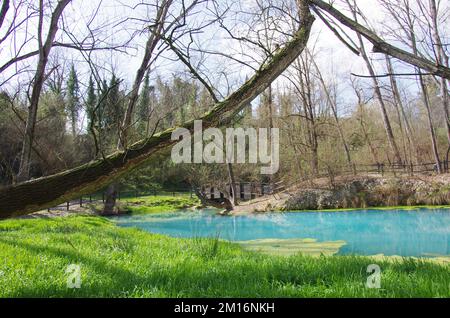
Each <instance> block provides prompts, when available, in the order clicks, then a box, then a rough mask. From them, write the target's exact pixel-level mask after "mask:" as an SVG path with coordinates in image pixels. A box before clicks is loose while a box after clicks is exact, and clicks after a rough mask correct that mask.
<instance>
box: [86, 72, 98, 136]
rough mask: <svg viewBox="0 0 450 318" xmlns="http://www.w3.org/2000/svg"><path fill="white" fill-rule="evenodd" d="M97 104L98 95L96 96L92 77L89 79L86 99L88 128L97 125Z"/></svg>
mask: <svg viewBox="0 0 450 318" xmlns="http://www.w3.org/2000/svg"><path fill="white" fill-rule="evenodd" d="M96 103H97V95H96V94H95V87H94V81H93V80H92V76H90V77H89V84H88V88H87V98H86V113H87V120H88V123H87V124H88V127H91V125H94V124H95V117H96V116H95V114H94V111H95V107H96Z"/></svg>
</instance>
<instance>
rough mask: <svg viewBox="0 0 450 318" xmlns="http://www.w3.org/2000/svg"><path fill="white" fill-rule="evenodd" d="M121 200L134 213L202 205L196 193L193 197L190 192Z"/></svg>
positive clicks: (165, 210) (174, 209)
mask: <svg viewBox="0 0 450 318" xmlns="http://www.w3.org/2000/svg"><path fill="white" fill-rule="evenodd" d="M121 202H123V203H124V204H125V206H124V208H125V209H126V210H128V211H130V212H131V213H134V214H141V213H160V212H168V211H176V210H179V209H185V208H189V207H193V206H196V205H200V201H199V200H198V198H197V197H196V196H195V195H193V197H192V198H191V197H190V194H189V193H187V194H179V193H178V194H177V195H176V196H171V195H157V196H144V197H138V198H127V199H124V200H122V201H121Z"/></svg>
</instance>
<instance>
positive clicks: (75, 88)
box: [66, 64, 80, 137]
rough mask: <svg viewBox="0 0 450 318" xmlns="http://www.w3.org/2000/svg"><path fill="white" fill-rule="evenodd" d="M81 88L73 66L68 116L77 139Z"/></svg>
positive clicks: (68, 96)
mask: <svg viewBox="0 0 450 318" xmlns="http://www.w3.org/2000/svg"><path fill="white" fill-rule="evenodd" d="M79 90H80V87H79V84H78V77H77V73H76V72H75V67H74V65H73V64H72V66H71V68H70V73H69V78H68V80H67V105H66V107H67V114H68V116H69V119H70V122H71V125H72V136H73V137H76V133H77V132H76V129H77V121H78V113H79V111H80V97H79V96H80V94H79V93H80V92H79Z"/></svg>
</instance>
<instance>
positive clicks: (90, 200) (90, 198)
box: [89, 194, 92, 202]
mask: <svg viewBox="0 0 450 318" xmlns="http://www.w3.org/2000/svg"><path fill="white" fill-rule="evenodd" d="M89 202H92V194H89Z"/></svg>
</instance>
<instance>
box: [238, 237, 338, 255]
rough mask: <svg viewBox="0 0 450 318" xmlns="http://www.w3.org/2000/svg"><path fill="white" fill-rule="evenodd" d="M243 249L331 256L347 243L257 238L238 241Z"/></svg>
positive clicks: (308, 239) (272, 252)
mask: <svg viewBox="0 0 450 318" xmlns="http://www.w3.org/2000/svg"><path fill="white" fill-rule="evenodd" d="M237 243H239V244H240V245H241V246H242V247H243V248H244V249H246V250H250V251H255V252H261V253H265V254H272V255H283V256H290V255H294V254H298V253H301V254H305V255H311V256H320V255H322V254H323V255H326V256H331V255H334V254H336V253H337V252H339V249H340V248H341V247H342V246H344V245H345V244H347V243H346V242H345V241H342V240H338V241H325V242H317V240H316V239H312V238H303V239H298V238H295V239H257V240H249V241H239V242H237Z"/></svg>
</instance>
